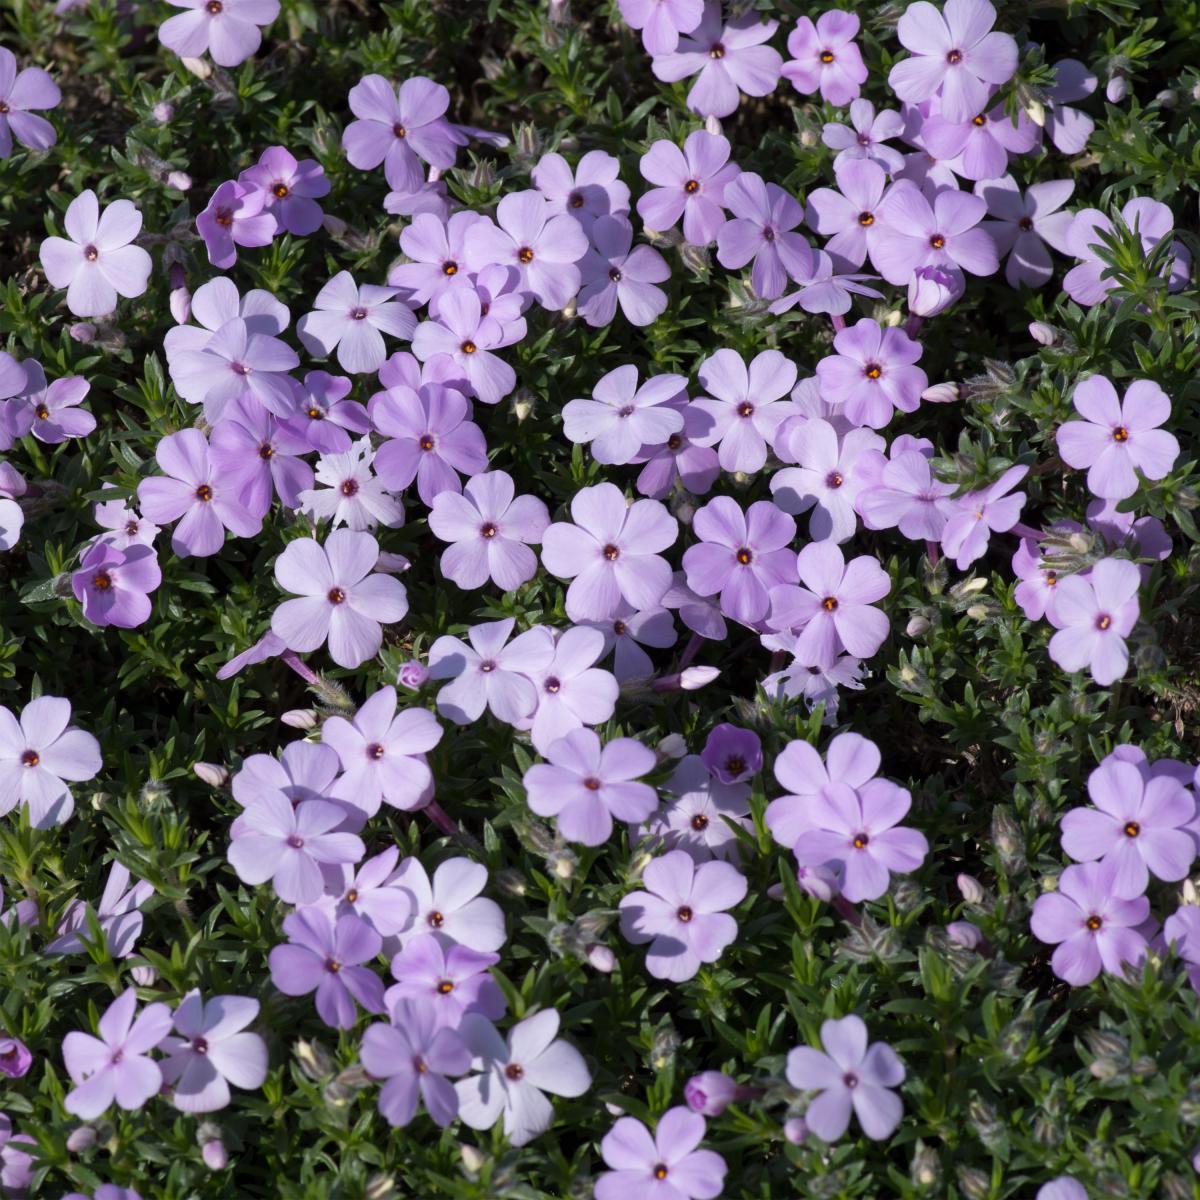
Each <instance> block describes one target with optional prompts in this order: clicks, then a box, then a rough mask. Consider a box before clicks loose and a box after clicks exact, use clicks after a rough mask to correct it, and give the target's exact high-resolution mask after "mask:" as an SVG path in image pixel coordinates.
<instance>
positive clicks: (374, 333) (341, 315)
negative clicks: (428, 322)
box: [296, 271, 417, 375]
mask: <svg viewBox="0 0 1200 1200" xmlns="http://www.w3.org/2000/svg"><path fill="white" fill-rule="evenodd" d="M398 296H399V289H398V288H394V287H377V286H375V285H374V284H370V283H364V284H361V285H358V284H356V283H355V282H354V278H353V276H352V275H351V274H350V272H349V271H339V272H338V273H337V274H336V275H335V276H334V277H333V278H332V279H331V280H330V281H329V282H328V283H327V284H326V285H325V286H324V287H323V288H322V289H321V290H320V291H319V292H318V293H317V298H316V299H315V300H314V301H313V311H312V312H310V313H306V314H305V315H304V316H302V317H301V318H300V320H299V321H297V322H296V336H297V337H299V339H300V341H301V342H302V343H303V345H304V348H305V349H306V350H307V351H308V352H309V354H311V355H313V356H314V357H316V358H328V357H329V356H330V355H331V354H332V353H333V352H334V350H335V349H336V350H337V360H338V366H340V367H341V368H342V370H343V371H347V372H349V373H350V374H351V375H362V374H367V373H373V372H375V371H378V370H379V368H380V367H381V366H382V365H383V361H384V359H385V358H387V348H386V346H385V345H384V341H383V335H384V334H385V333H386V334H390V335H391V336H392V337H398V338H411V337H412V335H413V331H414V330H415V329H416V328H417V319H416V317H415V316H413V311H412V309H411V308H409V307H408V305H407V304H405V303H404V302H403V301H402V300H400V299H398Z"/></svg>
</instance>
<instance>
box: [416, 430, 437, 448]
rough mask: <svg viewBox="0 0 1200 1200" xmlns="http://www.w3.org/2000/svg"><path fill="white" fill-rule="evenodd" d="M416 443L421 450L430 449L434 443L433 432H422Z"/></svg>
mask: <svg viewBox="0 0 1200 1200" xmlns="http://www.w3.org/2000/svg"><path fill="white" fill-rule="evenodd" d="M417 445H418V446H420V447H421V449H422V450H432V449H433V445H434V442H433V434H432V433H423V434H422V435H421V440H420V441H419V442H417Z"/></svg>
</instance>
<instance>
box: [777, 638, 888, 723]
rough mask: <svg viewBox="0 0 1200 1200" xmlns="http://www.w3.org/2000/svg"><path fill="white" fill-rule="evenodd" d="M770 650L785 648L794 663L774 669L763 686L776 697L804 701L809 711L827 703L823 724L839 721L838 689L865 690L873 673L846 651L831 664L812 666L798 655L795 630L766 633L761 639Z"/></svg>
mask: <svg viewBox="0 0 1200 1200" xmlns="http://www.w3.org/2000/svg"><path fill="white" fill-rule="evenodd" d="M759 640H760V641H761V642H762V644H763V645H764V646H766V647H767V649H769V650H783V651H784V652H785V653H787V654H791V655H792V660H791V662H790V663H789V664H788V665H787V666H786V667H784V669H783V670H781V671H774V672H772V673H771V674H770V675H767V676H766V677H765V678H764V679H763V680H762V688H763V690H764V691H765V692H766V693H767V695H768V696H770V697H771V698H772V699H774V700H777V701H778V700H784V699H788V700H796V699H800V700H803V701H804V705H805V707H806V708H807V709H808V711H809V712H812V711H813V709H814V708H815V707H816V706H817V705H818V704H823V705H824V706H825V709H824V712H825V715H824V717H823V718H822V722H821V723H822V724H823V725H825V726H833V725H836V724H837V715H838V702H839V696H838V689H839V688H846V689H848V690H849V691H854V692H861V691H862V690H863V687H864V684H863V682H862V679H863V676H864V675H867V674H869V672H868V671H866V670H865V669H864V667H863V664H862V661H861V660H860V659H857V658H855V657H854V656H853V655H850V654H843V655H841V656H840V657H839V658H837V659H836V660H835V661H834V662H833V663H832V664H830V665H829V666H827V667H810V666H808V665H806V664H805V663H803V662H802V661H801V660H800V659H798V658H796V657H795V646H796V641H797V637H796V635H795V634H793V633H773V634H763V635H762V637H761V638H760V639H759Z"/></svg>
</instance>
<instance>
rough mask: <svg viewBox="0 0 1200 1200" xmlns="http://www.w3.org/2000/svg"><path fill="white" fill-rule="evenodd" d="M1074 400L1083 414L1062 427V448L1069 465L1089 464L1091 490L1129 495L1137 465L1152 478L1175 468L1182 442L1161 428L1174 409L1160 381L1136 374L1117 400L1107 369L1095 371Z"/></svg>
mask: <svg viewBox="0 0 1200 1200" xmlns="http://www.w3.org/2000/svg"><path fill="white" fill-rule="evenodd" d="M1072 401H1073V403H1074V405H1075V410H1076V412H1078V413H1079V415H1080V416H1081V417H1083V418H1084V419H1083V420H1082V421H1067V422H1066V423H1065V424H1063V425H1060V426H1059V427H1058V433H1057V435H1056V440H1057V442H1058V452H1059V453H1060V454H1061V455H1062V457H1063V461H1064V462H1065V463H1067V465H1068V466H1072V467H1076V468H1080V469H1082V468H1084V467H1086V468H1087V469H1088V477H1087V482H1088V490H1089V491H1090V492H1091V493H1092V495H1094V496H1099V497H1100V498H1101V499H1104V500H1124V499H1125V498H1126V497H1127V496H1132V495H1133V494H1134V492H1136V491H1137V490H1138V476H1137V471H1141V473H1142V474H1143V475H1144V476H1145V477H1146V478H1147V479H1150V480H1159V479H1165V478H1166V477H1167V475H1169V474H1170V471H1171V468H1172V467H1173V466H1174V465H1175V460H1176V459H1177V458H1178V457H1179V442H1178V440H1177V439H1176V437H1175V435H1174V434H1172V433H1168V432H1167V431H1166V430H1165V429H1160V428H1159V426H1161V425H1162V424H1163V423H1164V422H1165V421H1166V420H1167V419H1168V418H1169V417H1170V415H1171V401H1170V400H1169V399H1168V398H1167V394H1166V393H1165V392H1164V391H1163V390H1162V388H1160V387H1159V386H1158V384H1156V383H1152V382H1151V381H1150V380H1148V379H1136V380H1134V382H1133V383H1131V384H1130V385H1129V386H1128V387H1127V388H1126V389H1125V396H1124V398H1123V399H1120V400H1118V398H1117V391H1116V388H1114V387H1113V385H1112V384H1111V383H1110V382H1109V381H1108V380H1107V379H1106V378H1105V377H1104V376H1103V375H1092V376H1090V377H1089V378H1087V379H1085V380H1084V381H1083V382H1082V383H1080V384H1077V385H1076V388H1075V393H1074V395H1073V396H1072ZM1135 468H1136V470H1135Z"/></svg>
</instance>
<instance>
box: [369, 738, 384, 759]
mask: <svg viewBox="0 0 1200 1200" xmlns="http://www.w3.org/2000/svg"><path fill="white" fill-rule="evenodd" d="M383 755H384V749H383V747H382V746H381V745H380V744H379V743H378V742H372V743H371V744H370V745H369V746H368V747H367V757H368V758H373V759H375V760H376V761H378V760H379V759H381V758H382V757H383Z"/></svg>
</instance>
